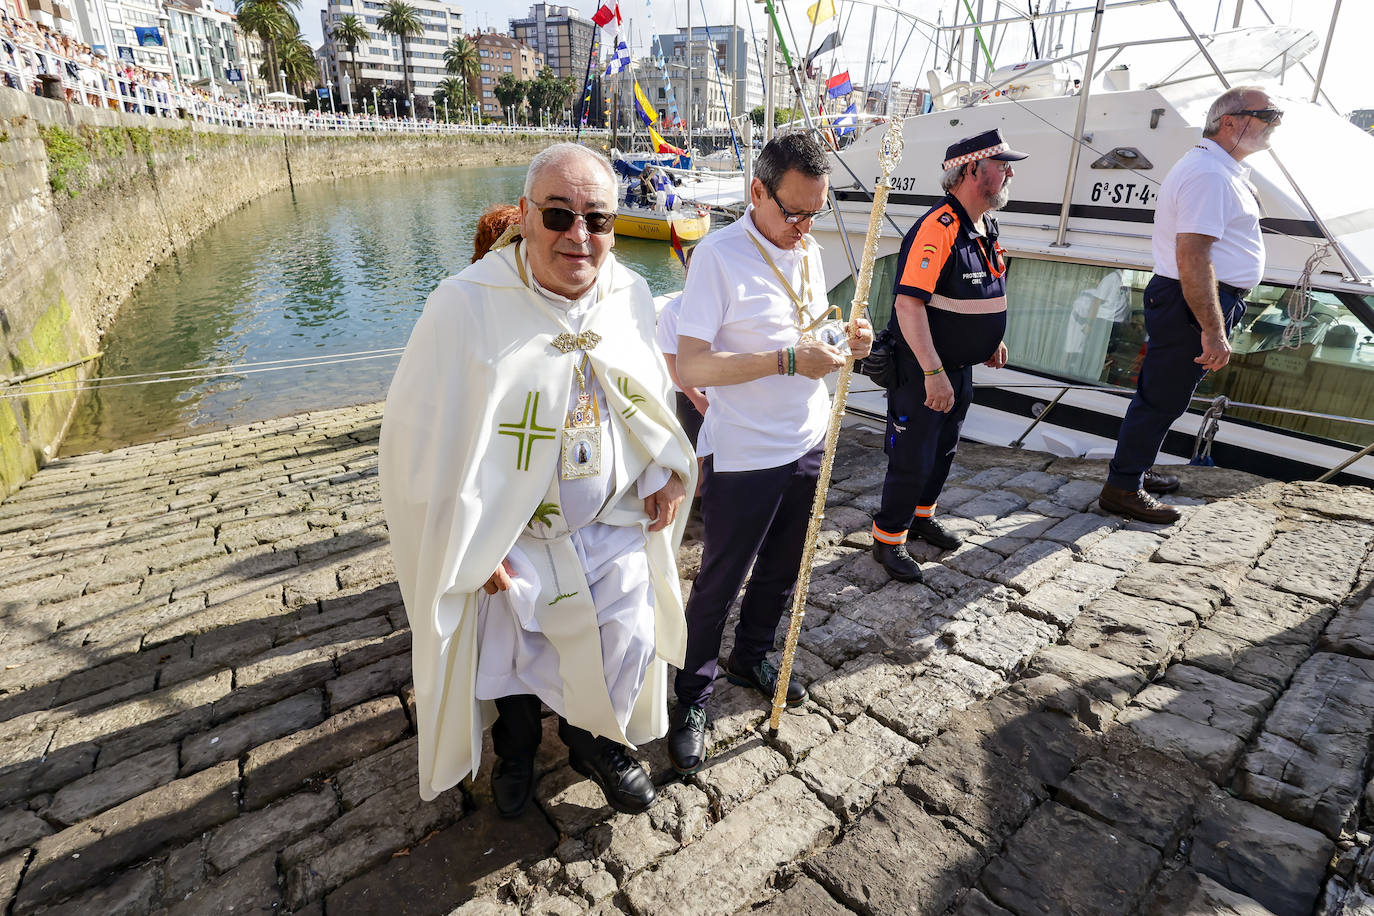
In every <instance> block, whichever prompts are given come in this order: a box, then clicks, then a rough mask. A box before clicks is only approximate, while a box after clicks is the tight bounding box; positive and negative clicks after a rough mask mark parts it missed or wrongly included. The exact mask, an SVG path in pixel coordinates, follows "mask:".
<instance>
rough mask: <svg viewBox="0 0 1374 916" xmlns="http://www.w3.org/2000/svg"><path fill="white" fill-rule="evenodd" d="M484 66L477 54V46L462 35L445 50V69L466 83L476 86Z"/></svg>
mask: <svg viewBox="0 0 1374 916" xmlns="http://www.w3.org/2000/svg"><path fill="white" fill-rule="evenodd" d="M481 67H482V64H481V60H480V59H479V56H478V53H477V45H476V44H474V43H473V42H471V41H469V40H468V39H466V38H464V37H462V36H461V35H460V36H459V37H457V38H455V39H453V43H452V44H450V45H449V46H448V47H447V48H445V49H444V69H445V70H447V71H448V72H449V73H452V74H453V75H454V76H457V77H461V78H462V79H463V81H464V82H466V83H469V84H475V83H476V82H477V74H478V72H479V71H480V70H481Z"/></svg>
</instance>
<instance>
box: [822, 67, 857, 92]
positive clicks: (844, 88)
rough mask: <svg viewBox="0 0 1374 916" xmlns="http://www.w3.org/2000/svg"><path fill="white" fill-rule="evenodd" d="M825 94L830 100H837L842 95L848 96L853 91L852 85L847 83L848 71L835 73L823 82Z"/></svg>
mask: <svg viewBox="0 0 1374 916" xmlns="http://www.w3.org/2000/svg"><path fill="white" fill-rule="evenodd" d="M825 89H826V92H828V93H829V94H830V97H831V98H832V99H838V98H839V97H840V96H842V95H849V93H851V92H853V91H854V84H853V83H851V82H850V81H849V71H848V70H846V71H844V72H843V73H836V74H835V75H834V76H832V77H830V79H828V80H826V81H825Z"/></svg>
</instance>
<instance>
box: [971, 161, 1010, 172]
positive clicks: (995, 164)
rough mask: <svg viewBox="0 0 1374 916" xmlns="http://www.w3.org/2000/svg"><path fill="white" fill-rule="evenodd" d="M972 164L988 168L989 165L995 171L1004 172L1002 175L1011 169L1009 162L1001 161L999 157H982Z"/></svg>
mask: <svg viewBox="0 0 1374 916" xmlns="http://www.w3.org/2000/svg"><path fill="white" fill-rule="evenodd" d="M974 165H977V166H978V167H980V168H988V167H991V168H993V169H996V170H997V171H999V172H1001V173H1002V174H1004V175H1005V174H1006V173H1007V172H1010V171H1011V163H1010V162H1003V161H1002V160H1001V159H982V160H979V161H978V162H976V163H974Z"/></svg>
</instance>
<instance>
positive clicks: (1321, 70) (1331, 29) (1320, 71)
mask: <svg viewBox="0 0 1374 916" xmlns="http://www.w3.org/2000/svg"><path fill="white" fill-rule="evenodd" d="M1236 14H1237V15H1240V10H1239V9H1237V10H1236ZM1340 14H1341V0H1336V6H1335V7H1334V8H1333V9H1332V10H1331V24H1330V25H1329V26H1328V27H1327V29H1326V46H1325V47H1323V48H1322V62H1321V63H1320V64H1319V65H1318V66H1317V81H1316V83H1315V84H1314V85H1313V86H1312V104H1314V105H1315V104H1316V103H1317V96H1319V95H1321V91H1322V76H1323V75H1325V73H1326V58H1327V55H1329V54H1330V53H1331V38H1332V36H1334V35H1335V34H1336V17H1337V16H1339V15H1340Z"/></svg>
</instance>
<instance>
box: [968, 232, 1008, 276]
mask: <svg viewBox="0 0 1374 916" xmlns="http://www.w3.org/2000/svg"><path fill="white" fill-rule="evenodd" d="M974 241H976V242H977V243H978V250H979V251H980V252H982V254H983V260H984V261H985V262H986V263H987V265H988V270H989V271H990V272H991V273H992V278H993V279H994V280H1000V279H1002V278H1003V277H1005V276H1006V275H1007V262H1006V261H1004V260H1002V249H1001V248H1000V247H998V245H997V243H996V242H993V243H992V253H993V254H995V255H997V262H996V263H995V264H994V263H993V260H992V258H990V257H988V250H987V249H986V248H984V247H983V237H982V236H975V237H974ZM999 268H1000V270H999Z"/></svg>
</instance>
